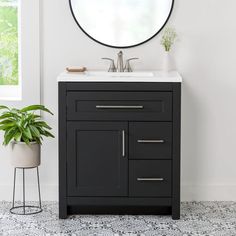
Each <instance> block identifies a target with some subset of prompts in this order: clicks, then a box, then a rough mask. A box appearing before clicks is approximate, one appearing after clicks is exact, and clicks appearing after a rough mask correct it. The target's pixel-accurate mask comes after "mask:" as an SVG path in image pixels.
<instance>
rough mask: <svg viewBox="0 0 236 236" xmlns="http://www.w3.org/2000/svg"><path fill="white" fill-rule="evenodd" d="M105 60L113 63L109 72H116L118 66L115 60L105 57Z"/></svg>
mask: <svg viewBox="0 0 236 236" xmlns="http://www.w3.org/2000/svg"><path fill="white" fill-rule="evenodd" d="M102 59H103V60H108V61H110V62H111V64H110V67H109V69H108V72H116V66H115V62H114V60H113V59H111V58H109V57H103V58H102Z"/></svg>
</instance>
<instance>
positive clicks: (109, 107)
mask: <svg viewBox="0 0 236 236" xmlns="http://www.w3.org/2000/svg"><path fill="white" fill-rule="evenodd" d="M96 108H97V109H143V108H144V106H111V105H96Z"/></svg>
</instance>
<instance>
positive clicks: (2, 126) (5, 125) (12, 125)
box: [0, 122, 15, 130]
mask: <svg viewBox="0 0 236 236" xmlns="http://www.w3.org/2000/svg"><path fill="white" fill-rule="evenodd" d="M14 126H15V123H14V122H12V123H8V124H4V125H1V126H0V130H6V129H9V128H10V127H14Z"/></svg>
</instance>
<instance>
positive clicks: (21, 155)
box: [0, 105, 54, 168]
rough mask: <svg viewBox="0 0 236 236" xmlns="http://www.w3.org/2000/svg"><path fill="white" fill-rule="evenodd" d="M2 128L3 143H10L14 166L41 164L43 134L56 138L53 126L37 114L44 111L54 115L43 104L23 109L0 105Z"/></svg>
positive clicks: (28, 166)
mask: <svg viewBox="0 0 236 236" xmlns="http://www.w3.org/2000/svg"><path fill="white" fill-rule="evenodd" d="M0 111H2V113H1V115H0V130H2V131H3V132H4V142H3V145H4V146H7V145H9V144H10V147H11V164H12V165H13V166H14V167H21V168H32V167H37V166H39V165H40V162H41V160H40V145H41V144H42V140H43V136H45V137H52V138H54V136H53V134H52V133H50V131H49V130H51V127H50V126H49V125H48V124H47V123H46V122H45V121H43V120H42V119H41V116H40V115H38V114H35V112H36V111H44V112H48V113H50V114H52V115H53V113H52V112H51V111H49V110H48V109H47V108H46V107H45V106H43V105H32V106H27V107H24V108H22V109H16V108H12V109H10V108H9V107H7V106H0Z"/></svg>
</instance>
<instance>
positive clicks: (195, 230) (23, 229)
mask: <svg viewBox="0 0 236 236" xmlns="http://www.w3.org/2000/svg"><path fill="white" fill-rule="evenodd" d="M10 207H11V204H10V203H9V202H0V235H1V236H5V235H10V236H27V235H30V236H34V235H40V236H44V235H45V236H51V235H53V236H56V235H58V236H67V235H68V236H77V235H81V236H87V235H89V236H90V235H91V236H93V235H94V236H95V235H97V236H103V235H107V236H108V235H114V236H121V235H122V236H151V235H157V236H173V235H175V236H203V235H205V236H216V235H217V236H236V202H184V203H182V205H181V220H178V221H174V220H172V219H171V217H170V216H151V215H150V216H142V215H140V216H130V215H77V216H71V217H69V218H68V219H66V220H59V219H58V204H57V203H56V202H43V212H42V213H40V214H37V215H30V216H18V215H12V214H10V213H9V208H10Z"/></svg>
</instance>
